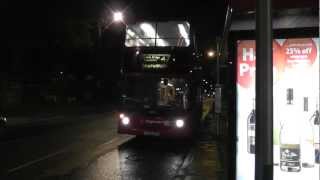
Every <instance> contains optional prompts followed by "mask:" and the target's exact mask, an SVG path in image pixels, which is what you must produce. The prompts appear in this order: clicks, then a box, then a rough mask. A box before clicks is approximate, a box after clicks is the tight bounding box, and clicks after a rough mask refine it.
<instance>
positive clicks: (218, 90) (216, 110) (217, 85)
mask: <svg viewBox="0 0 320 180" xmlns="http://www.w3.org/2000/svg"><path fill="white" fill-rule="evenodd" d="M207 56H208V58H214V57H215V58H216V83H215V100H214V103H215V104H214V115H215V120H216V135H217V136H220V131H221V128H222V125H221V122H220V113H221V85H220V46H219V40H218V38H217V42H216V50H215V51H214V50H209V51H208V52H207Z"/></svg>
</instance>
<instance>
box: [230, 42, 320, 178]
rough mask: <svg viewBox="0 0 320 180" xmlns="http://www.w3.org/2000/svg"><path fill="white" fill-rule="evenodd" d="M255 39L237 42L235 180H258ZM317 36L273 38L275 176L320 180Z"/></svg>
mask: <svg viewBox="0 0 320 180" xmlns="http://www.w3.org/2000/svg"><path fill="white" fill-rule="evenodd" d="M255 52H256V51H255V41H254V40H241V41H238V42H237V139H238V141H237V165H236V167H237V168H236V171H237V172H236V176H237V180H254V172H255V121H256V119H255V64H256V63H255V62H256V56H255ZM319 71H320V69H319V39H318V38H295V39H275V40H274V41H273V103H274V105H273V106H274V110H273V111H274V122H273V124H274V127H273V142H274V144H273V151H274V152H273V153H274V158H273V161H274V169H273V170H274V180H284V179H290V180H301V179H308V180H319V179H320V177H319V174H320V160H319V159H320V150H319V144H320V139H319V134H320V130H319V129H320V128H319V127H320V122H319V121H320V120H319V119H320V117H319V109H320V107H319V106H320V105H319V98H320V97H319V93H320V91H319V89H320V87H319V81H320V80H319V76H320V73H319Z"/></svg>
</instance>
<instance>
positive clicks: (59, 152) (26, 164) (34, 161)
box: [8, 148, 67, 174]
mask: <svg viewBox="0 0 320 180" xmlns="http://www.w3.org/2000/svg"><path fill="white" fill-rule="evenodd" d="M66 151H67V148H66V149H63V150H60V151H57V152H55V153H52V154H48V155H47V156H44V157H42V158H39V159H36V160H33V161H29V162H27V163H25V164H22V165H20V166H18V167H15V168H12V169H9V170H8V173H9V174H10V173H14V172H16V171H18V170H20V169H22V168H25V167H28V166H31V165H33V164H36V163H38V162H40V161H43V160H46V159H49V158H51V157H54V156H56V155H58V154H62V153H64V152H66Z"/></svg>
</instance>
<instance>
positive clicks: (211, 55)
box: [207, 51, 215, 58]
mask: <svg viewBox="0 0 320 180" xmlns="http://www.w3.org/2000/svg"><path fill="white" fill-rule="evenodd" d="M207 55H208V57H210V58H212V57H214V55H215V52H214V51H208V52H207Z"/></svg>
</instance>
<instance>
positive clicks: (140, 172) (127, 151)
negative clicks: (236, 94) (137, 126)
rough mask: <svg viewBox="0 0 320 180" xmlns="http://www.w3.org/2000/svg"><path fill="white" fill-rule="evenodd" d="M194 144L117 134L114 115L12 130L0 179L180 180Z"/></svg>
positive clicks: (3, 143) (3, 154)
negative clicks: (181, 171)
mask: <svg viewBox="0 0 320 180" xmlns="http://www.w3.org/2000/svg"><path fill="white" fill-rule="evenodd" d="M19 132H20V133H19ZM193 146H194V143H193V142H191V141H177V140H165V139H156V138H140V137H139V138H136V137H133V136H127V135H118V134H117V132H116V118H115V114H114V113H102V114H94V115H89V116H82V117H81V118H79V119H76V120H75V121H70V123H66V124H60V125H55V126H50V127H47V126H43V127H33V128H28V129H27V130H26V129H25V128H23V129H11V130H10V131H9V132H8V133H7V136H6V138H3V139H2V140H1V142H0V147H1V148H0V154H1V157H0V162H1V166H0V173H1V177H0V179H5V180H13V179H28V180H54V179H58V180H59V179H61V180H68V179H70V180H87V179H90V180H91V179H92V180H109V179H110V180H113V179H114V180H131V179H132V180H144V179H146V180H158V179H159V180H170V179H180V175H179V170H180V169H181V168H183V166H184V163H185V162H186V159H187V157H188V154H189V153H190V150H191V149H192V147H193Z"/></svg>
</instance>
